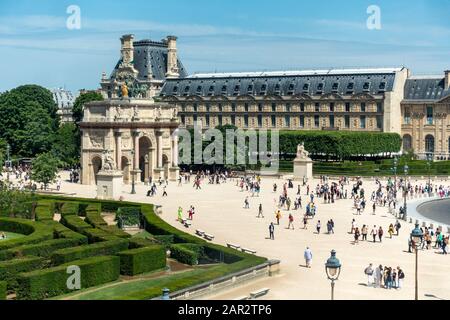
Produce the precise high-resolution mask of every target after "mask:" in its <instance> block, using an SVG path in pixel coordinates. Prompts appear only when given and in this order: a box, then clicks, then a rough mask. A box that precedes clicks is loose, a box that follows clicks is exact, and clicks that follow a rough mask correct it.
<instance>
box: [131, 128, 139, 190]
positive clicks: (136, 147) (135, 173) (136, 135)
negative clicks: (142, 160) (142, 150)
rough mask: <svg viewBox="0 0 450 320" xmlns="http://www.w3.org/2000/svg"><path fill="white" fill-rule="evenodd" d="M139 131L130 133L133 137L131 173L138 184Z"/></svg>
mask: <svg viewBox="0 0 450 320" xmlns="http://www.w3.org/2000/svg"><path fill="white" fill-rule="evenodd" d="M139 133H140V132H139V131H138V130H135V131H132V135H133V152H134V155H133V171H132V175H133V177H134V181H135V183H138V182H139V181H141V180H140V173H141V170H140V169H139Z"/></svg>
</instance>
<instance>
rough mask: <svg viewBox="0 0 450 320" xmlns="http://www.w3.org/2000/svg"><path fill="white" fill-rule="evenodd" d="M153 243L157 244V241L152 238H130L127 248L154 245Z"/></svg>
mask: <svg viewBox="0 0 450 320" xmlns="http://www.w3.org/2000/svg"><path fill="white" fill-rule="evenodd" d="M155 244H158V241H156V240H154V239H144V238H131V239H130V243H129V248H130V249H138V248H144V247H149V246H154V245H155Z"/></svg>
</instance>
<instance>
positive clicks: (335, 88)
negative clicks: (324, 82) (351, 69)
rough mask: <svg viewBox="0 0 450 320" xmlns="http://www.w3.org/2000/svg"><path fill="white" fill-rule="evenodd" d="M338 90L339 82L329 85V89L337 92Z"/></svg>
mask: <svg viewBox="0 0 450 320" xmlns="http://www.w3.org/2000/svg"><path fill="white" fill-rule="evenodd" d="M338 90H339V82H335V83H333V86H332V87H331V91H333V92H338Z"/></svg>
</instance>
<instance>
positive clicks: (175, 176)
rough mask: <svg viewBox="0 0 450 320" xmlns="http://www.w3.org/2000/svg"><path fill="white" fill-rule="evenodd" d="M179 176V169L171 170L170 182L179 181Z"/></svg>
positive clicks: (173, 168)
mask: <svg viewBox="0 0 450 320" xmlns="http://www.w3.org/2000/svg"><path fill="white" fill-rule="evenodd" d="M179 176H180V168H179V167H172V168H169V181H177V180H178V177H179Z"/></svg>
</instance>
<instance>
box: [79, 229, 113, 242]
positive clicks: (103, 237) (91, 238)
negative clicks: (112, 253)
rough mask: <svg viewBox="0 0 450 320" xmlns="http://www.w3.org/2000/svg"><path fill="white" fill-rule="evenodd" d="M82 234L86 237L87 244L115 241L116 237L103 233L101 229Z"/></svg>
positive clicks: (87, 230) (84, 231)
mask: <svg viewBox="0 0 450 320" xmlns="http://www.w3.org/2000/svg"><path fill="white" fill-rule="evenodd" d="M83 234H84V235H86V236H87V237H88V242H89V243H95V242H102V241H109V240H116V239H117V237H116V236H114V235H112V234H111V233H109V232H106V231H103V230H101V229H96V228H90V229H85V230H83Z"/></svg>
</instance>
